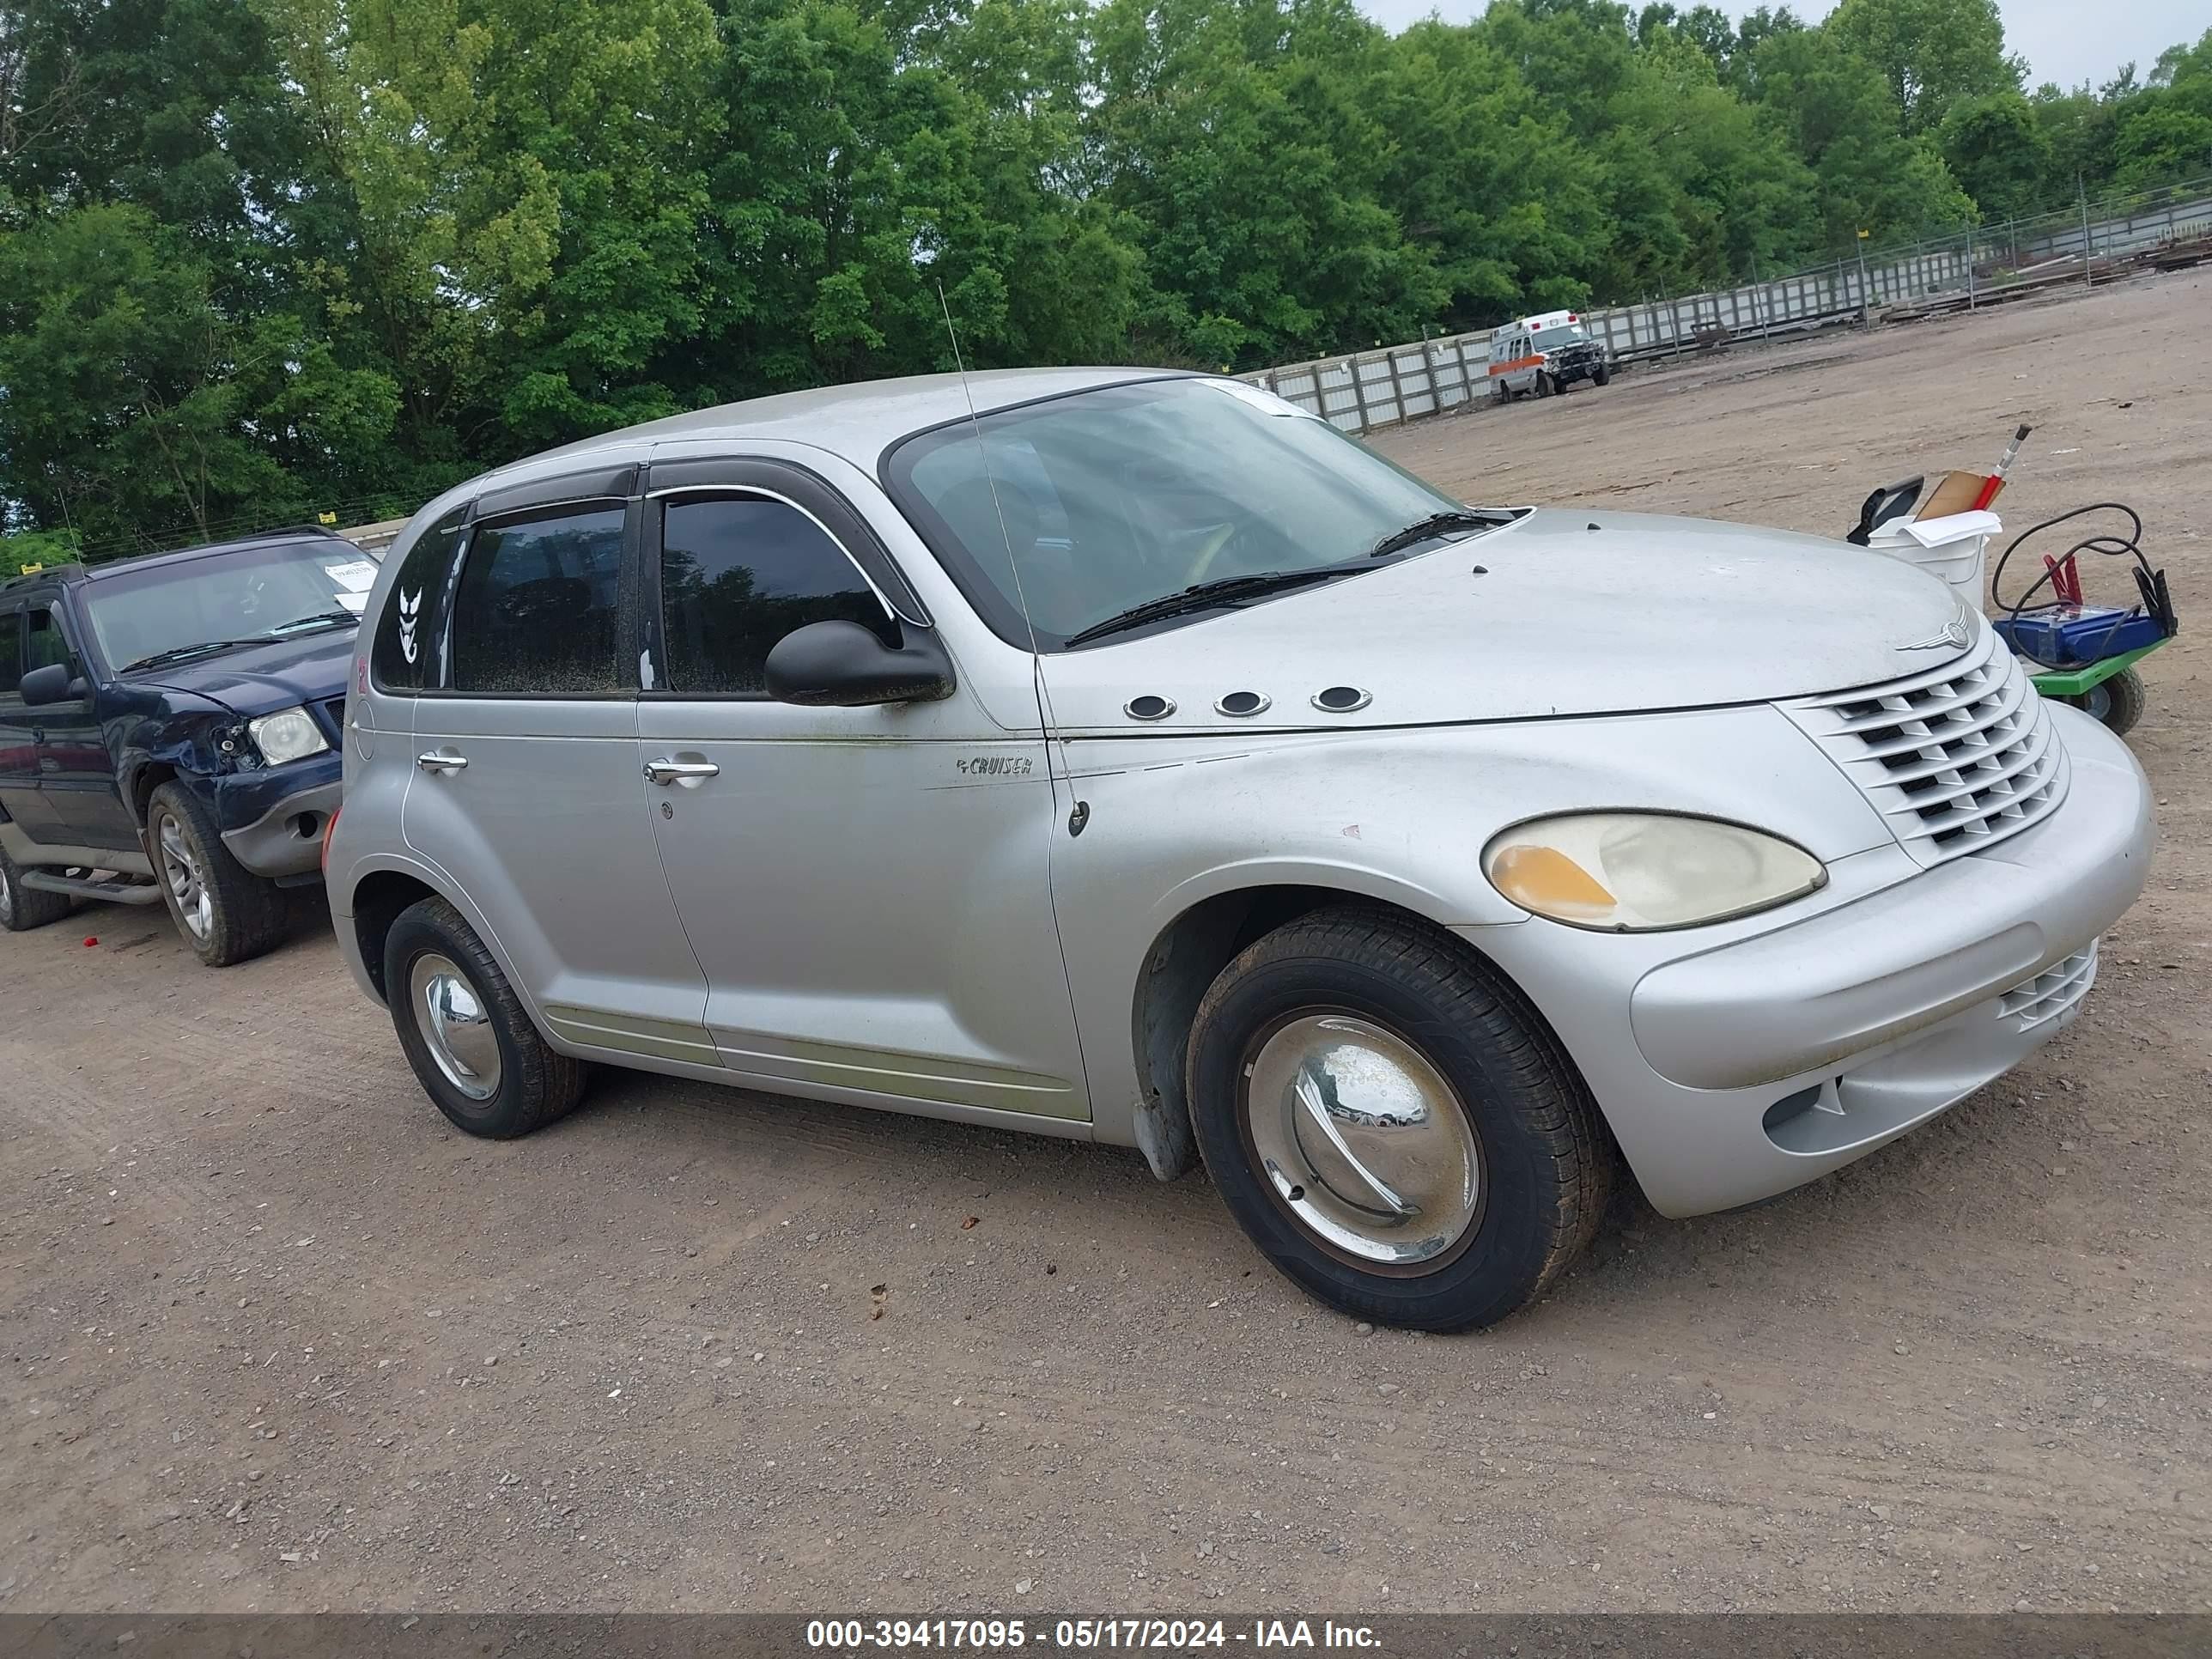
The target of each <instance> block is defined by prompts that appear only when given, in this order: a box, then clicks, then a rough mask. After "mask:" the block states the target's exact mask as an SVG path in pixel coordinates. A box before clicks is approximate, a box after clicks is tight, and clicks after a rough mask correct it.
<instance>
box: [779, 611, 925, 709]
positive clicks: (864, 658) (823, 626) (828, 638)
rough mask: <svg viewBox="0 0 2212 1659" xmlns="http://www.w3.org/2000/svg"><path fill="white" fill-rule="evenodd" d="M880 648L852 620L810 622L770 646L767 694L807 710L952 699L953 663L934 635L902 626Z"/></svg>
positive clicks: (879, 640)
mask: <svg viewBox="0 0 2212 1659" xmlns="http://www.w3.org/2000/svg"><path fill="white" fill-rule="evenodd" d="M902 632H903V634H904V636H905V637H904V642H903V643H902V644H900V645H897V646H889V645H885V644H884V642H883V641H882V640H881V639H880V638H878V636H877V635H875V634H874V633H872V632H871V631H870V630H869V629H865V628H863V627H861V626H860V623H854V622H818V623H808V624H807V625H806V626H805V627H804V628H799V629H793V630H792V631H791V632H790V633H788V634H786V635H784V636H783V637H782V638H781V639H780V640H778V641H776V642H775V648H774V649H773V650H771V651H770V652H769V653H768V661H767V662H766V663H765V664H764V665H763V678H765V679H766V680H767V682H768V691H769V696H772V697H774V698H775V700H776V701H777V702H795V703H798V704H799V705H800V706H802V707H804V708H868V707H870V706H872V705H873V704H877V703H886V702H935V701H937V699H939V697H949V696H951V695H952V659H951V658H950V657H948V656H946V655H945V647H943V646H942V645H939V643H938V641H937V636H936V635H934V634H932V633H930V632H928V631H927V630H926V629H919V628H914V627H910V626H909V627H905V628H904V629H902Z"/></svg>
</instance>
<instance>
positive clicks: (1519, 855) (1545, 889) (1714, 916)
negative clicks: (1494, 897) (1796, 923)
mask: <svg viewBox="0 0 2212 1659" xmlns="http://www.w3.org/2000/svg"><path fill="white" fill-rule="evenodd" d="M1482 870H1483V873H1484V874H1485V875H1486V876H1488V877H1489V878H1490V883H1491V885H1492V886H1493V887H1495V888H1497V889H1498V891H1499V892H1501V893H1503V894H1504V895H1505V896H1506V897H1507V898H1509V899H1511V900H1512V901H1513V902H1514V903H1516V904H1517V905H1519V906H1520V907H1521V908H1522V909H1524V910H1533V911H1534V912H1535V913H1536V914H1537V915H1540V916H1549V917H1550V918H1551V919H1552V920H1553V921H1564V922H1566V923H1569V924H1570V925H1571V926H1573V927H1594V928H1597V929H1600V930H1601V931H1604V932H1607V933H1646V932H1649V931H1651V930H1653V929H1655V928H1662V927H1693V926H1695V925H1696V924H1698V923H1699V922H1706V921H1726V920H1728V918H1729V917H1731V916H1741V915H1749V914H1750V913H1751V912H1753V911H1754V910H1764V909H1766V908H1769V907H1770V906H1771V905H1777V904H1782V903H1786V902H1788V901H1789V900H1790V899H1794V898H1799V897H1802V896H1803V895H1805V894H1807V893H1810V892H1812V891H1814V890H1816V889H1818V888H1820V887H1821V886H1822V885H1824V884H1826V881H1827V879H1828V872H1827V871H1826V869H1824V868H1823V867H1822V866H1821V864H1820V860H1818V859H1816V858H1814V856H1813V855H1812V854H1809V853H1808V852H1806V851H1805V850H1804V849H1803V848H1800V847H1794V846H1792V845H1791V844H1790V842H1786V841H1782V840H1779V839H1778V838H1777V837H1775V836H1768V835H1762V834H1760V833H1759V831H1758V830H1756V829H1745V828H1744V827H1743V826H1742V825H1741V824H1735V823H1722V822H1720V821H1719V820H1718V819H1716V818H1692V817H1678V816H1675V815H1674V814H1672V813H1666V812H1576V813H1571V814H1568V815H1566V816H1564V817H1553V818H1535V819H1532V820H1531V821H1530V822H1528V823H1522V824H1516V825H1515V826H1514V827H1513V828H1512V829H1508V830H1505V831H1504V832H1502V833H1501V834H1499V835H1498V836H1496V837H1495V838H1494V839H1493V840H1492V842H1491V843H1490V845H1489V846H1488V847H1486V848H1484V849H1483V854H1482Z"/></svg>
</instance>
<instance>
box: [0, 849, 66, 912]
mask: <svg viewBox="0 0 2212 1659" xmlns="http://www.w3.org/2000/svg"><path fill="white" fill-rule="evenodd" d="M75 904H76V901H75V900H74V899H72V898H70V896H69V895H68V894H67V893H48V892H45V891H42V890H40V889H39V888H36V887H26V886H24V885H23V871H22V867H21V866H20V865H18V864H17V863H16V862H15V860H13V859H11V858H9V856H8V849H7V848H4V847H0V927H4V928H6V929H7V930H8V931H9V933H29V932H30V931H31V929H32V928H33V927H46V925H47V924H48V923H49V922H56V921H60V920H61V919H62V918H63V917H64V916H65V915H68V914H69V913H70V910H71V908H74V907H75Z"/></svg>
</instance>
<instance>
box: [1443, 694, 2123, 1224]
mask: <svg viewBox="0 0 2212 1659" xmlns="http://www.w3.org/2000/svg"><path fill="white" fill-rule="evenodd" d="M2051 718H2052V719H2053V720H2054V721H2057V723H2058V724H2059V726H2060V735H2061V738H2062V740H2063V742H2064V743H2065V744H2066V746H2067V749H2068V750H2069V753H2070V755H2071V757H2072V761H2073V779H2072V783H2071V787H2070V788H2069V792H2068V794H2067V798H2066V801H2065V804H2064V805H2063V806H2061V807H2060V808H2059V809H2058V810H2057V811H2056V812H2053V813H2052V814H2051V816H2050V817H2047V818H2045V820H2044V821H2043V822H2042V823H2039V824H2038V825H2036V826H2035V827H2034V828H2033V829H2028V830H2026V831H2023V832H2022V833H2021V834H2019V835H2016V836H2012V837H2011V838H2009V839H2008V840H2006V841H2003V842H1999V843H1998V844H1997V845H1996V846H1995V847H1993V848H1990V850H1989V851H1988V852H1986V853H1981V854H1973V855H1971V856H1968V857H1966V858H1960V859H1956V860H1952V861H1951V862H1949V863H1948V864H1943V865H1939V866H1936V867H1935V868H1933V869H1929V870H1921V869H1919V868H1918V867H1917V866H1915V865H1913V864H1912V862H1911V860H1909V859H1908V858H1906V857H1905V854H1903V852H1902V850H1901V849H1897V848H1878V849H1876V850H1875V851H1872V852H1868V853H1863V854H1856V855H1854V856H1853V857H1851V858H1848V859H1843V860H1837V861H1836V863H1835V864H1834V865H1833V866H1832V869H1831V872H1830V873H1831V878H1832V879H1831V884H1830V890H1829V891H1828V893H1827V894H1826V896H1825V897H1826V903H1825V905H1824V907H1823V908H1819V909H1817V910H1815V911H1814V912H1812V913H1810V914H1806V911H1805V905H1806V904H1810V903H1812V902H1814V901H1806V902H1802V903H1801V904H1799V905H1795V906H1790V907H1787V908H1784V910H1782V911H1778V912H1773V913H1770V915H1768V916H1766V917H1764V918H1753V919H1751V925H1750V926H1749V927H1746V926H1745V925H1743V924H1738V925H1736V926H1735V927H1721V928H1696V929H1689V930H1686V931H1684V932H1682V933H1673V934H1644V935H1628V936H1617V935H1603V934H1595V933H1580V932H1577V930H1574V929H1571V928H1565V927H1558V926H1556V925H1555V924H1552V923H1548V922H1541V921H1538V922H1531V923H1528V924H1520V925H1516V926H1514V927H1510V928H1501V929H1485V928H1470V929H1466V930H1463V931H1464V932H1465V933H1466V935H1467V937H1468V938H1469V939H1472V940H1474V942H1475V943H1476V944H1477V945H1480V946H1483V947H1485V948H1486V949H1490V950H1491V951H1492V953H1493V954H1494V955H1496V956H1497V957H1498V959H1499V961H1500V963H1501V965H1502V966H1504V968H1505V969H1506V970H1507V971H1508V972H1509V973H1511V974H1513V975H1514V976H1515V977H1516V979H1517V980H1518V981H1520V982H1521V983H1522V987H1523V988H1524V989H1526V990H1527V991H1528V994H1530V995H1531V997H1533V998H1534V1000H1535V1001H1536V1003H1537V1005H1538V1006H1539V1007H1541V1008H1542V1009H1543V1010H1544V1012H1545V1013H1546V1015H1547V1018H1550V1019H1551V1020H1552V1023H1553V1025H1554V1027H1555V1028H1556V1029H1557V1030H1558V1031H1559V1036H1560V1039H1561V1041H1562V1042H1565V1045H1566V1047H1567V1049H1568V1051H1569V1053H1570V1054H1572V1055H1573V1057H1574V1059H1575V1061H1576V1063H1577V1066H1579V1067H1580V1068H1581V1070H1582V1073H1583V1078H1584V1079H1585V1080H1586V1081H1587V1082H1588V1083H1589V1087H1590V1090H1591V1092H1592V1093H1593V1095H1595V1097H1596V1099H1597V1102H1598V1104H1599V1106H1600V1107H1601V1109H1603V1110H1604V1112H1605V1115H1606V1118H1607V1122H1608V1123H1609V1124H1610V1125H1611V1126H1612V1127H1613V1134H1614V1136H1615V1138H1616V1139H1618V1140H1619V1141H1620V1146H1621V1150H1622V1152H1624V1153H1625V1154H1626V1157H1627V1158H1628V1162H1629V1164H1630V1167H1631V1168H1632V1170H1634V1171H1635V1173H1636V1176H1637V1179H1638V1182H1640V1183H1641V1184H1642V1186H1643V1188H1644V1194H1645V1195H1646V1196H1647V1197H1648V1198H1649V1199H1650V1201H1651V1203H1652V1205H1653V1206H1654V1207H1655V1208H1656V1209H1658V1210H1659V1211H1660V1212H1662V1213H1663V1214H1667V1215H1674V1216H1682V1215H1696V1214H1700V1213H1703V1212H1707V1211H1712V1210H1721V1209H1729V1208H1733V1207H1735V1206H1739V1205H1743V1204H1748V1203H1753V1202H1755V1201H1757V1200H1760V1199H1764V1198H1769V1197H1771V1196H1773V1195H1774V1194H1777V1193H1780V1192H1784V1191H1787V1190H1788V1189H1789V1188H1792V1187H1795V1186H1797V1185H1799V1184H1801V1183H1802V1182H1807V1181H1809V1180H1812V1179H1814V1177H1815V1176H1820V1175H1824V1174H1826V1172H1827V1171H1829V1170H1833V1169H1836V1168H1838V1166H1840V1165H1842V1164H1847V1163H1849V1162H1850V1161H1851V1160H1852V1159H1854V1158H1860V1157H1863V1156H1864V1155H1865V1154H1866V1153H1868V1152H1872V1151H1873V1150H1874V1149H1875V1147H1877V1146H1881V1145H1882V1144H1883V1143H1884V1142H1886V1141H1888V1140H1892V1139H1895V1138H1896V1137H1897V1136H1899V1135H1900V1134H1902V1133H1905V1131H1906V1130H1908V1129H1910V1128H1911V1127H1914V1126H1915V1125H1916V1124H1918V1123H1922V1122H1924V1121H1927V1120H1928V1119H1929V1118H1930V1117H1933V1116H1935V1115H1936V1114H1937V1113H1939V1112H1941V1111H1942V1110H1944V1109H1946V1108H1948V1107H1949V1106H1952V1105H1954V1104H1955V1103H1958V1102H1959V1101H1960V1100H1963V1099H1965V1098H1966V1097H1967V1096H1968V1095H1971V1094H1972V1093H1973V1092H1974V1091H1976V1090H1977V1089H1979V1088H1981V1087H1982V1086H1983V1085H1985V1084H1987V1083H1989V1082H1990V1080H1992V1079H1995V1078H1997V1077H2000V1076H2002V1074H2003V1073H2005V1072H2007V1071H2008V1070H2010V1069H2011V1068H2012V1067H2013V1066H2016V1065H2017V1064H2019V1063H2020V1061H2021V1060H2023V1059H2025V1058H2026V1057H2027V1055H2028V1054H2031V1053H2032V1052H2033V1051H2034V1049H2035V1048H2038V1047H2039V1046H2040V1045H2041V1044H2042V1043H2043V1042H2046V1041H2048V1040H2049V1039H2050V1038H2051V1036H2053V1035H2055V1034H2056V1033H2057V1031H2059V1030H2062V1029H2063V1027H2064V1026H2065V1025H2066V1024H2068V1023H2069V1022H2070V1021H2071V1020H2072V1019H2073V1018H2074V1017H2075V1014H2076V1013H2077V1012H2079V1009H2080V1006H2081V999H2082V997H2083V996H2084V995H2086V994H2087V991H2088V988H2089V986H2090V983H2091V982H2092V981H2093V978H2094V976H2095V972H2096V957H2095V944H2096V940H2097V938H2098V936H2099V935H2100V933H2103V931H2104V930H2105V929H2106V927H2110V926H2111V925H2112V922H2113V921H2117V920H2118V917H2119V916H2120V915H2122V914H2123V913H2124V911H2125V910H2126V909H2127V908H2128V906H2129V905H2130V904H2131V903H2133V902H2135V899H2136V895H2137V894H2139V893H2140V892H2141V891H2142V886H2143V883H2144V881H2145V879H2146V878H2147V877H2148V872H2149V866H2150V854H2151V847H2152V842H2153V840H2154V825H2153V823H2152V817H2151V798H2150V787H2149V784H2148V781H2146V780H2145V778H2144V777H2143V775H2142V769H2141V768H2140V767H2139V766H2137V765H2136V760H2135V757H2134V756H2133V755H2132V754H2130V752H2129V751H2128V750H2127V748H2126V746H2125V745H2124V744H2122V743H2120V741H2119V740H2118V738H2114V737H2113V736H2112V734H2111V733H2110V732H2106V730H2105V729H2104V727H2103V726H2100V725H2099V724H2098V723H2097V722H2096V721H2094V720H2090V719H2089V718H2087V716H2086V715H2082V714H2079V713H2077V712H2075V711H2074V710H2071V709H2067V708H2054V709H2053V710H2052V711H2051ZM1790 915H1802V917H1803V919H1802V920H1796V921H1785V922H1784V923H1783V925H1780V926H1775V925H1773V924H1774V921H1775V920H1776V918H1778V917H1787V916H1790ZM1762 921H1764V922H1765V923H1766V924H1767V925H1766V927H1765V931H1763V932H1760V931H1755V930H1756V927H1757V925H1758V924H1759V923H1760V922H1762Z"/></svg>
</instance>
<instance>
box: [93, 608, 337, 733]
mask: <svg viewBox="0 0 2212 1659" xmlns="http://www.w3.org/2000/svg"><path fill="white" fill-rule="evenodd" d="M355 633H356V630H355V629H350V628H334V629H331V630H330V631H329V632H328V633H323V634H304V635H301V636H300V637H299V638H297V639H290V640H271V641H269V643H268V644H266V645H242V646H240V647H236V648H235V649H234V650H230V651H224V652H222V653H218V654H216V655H215V656H211V657H201V658H199V659H197V660H195V661H191V662H179V663H170V664H167V665H165V666H163V667H160V668H149V669H147V670H145V671H143V673H137V674H131V675H126V676H125V679H127V680H129V681H131V682H132V683H134V684H140V685H160V686H166V687H167V688H168V689H169V690H173V691H187V692H190V693H191V694H192V695H194V696H201V697H206V698H208V699H210V701H212V702H219V703H221V704H222V706H223V707H224V708H228V709H231V710H232V711H233V712H234V713H236V714H243V715H245V716H246V717H247V718H248V719H251V718H252V717H253V716H255V715H258V714H274V713H275V712H276V710H277V709H279V708H294V707H295V706H296V705H298V704H301V703H307V702H320V701H321V700H322V699H323V698H325V697H342V696H344V695H345V689H346V674H347V671H348V670H349V667H350V666H351V664H352V661H353V646H354V638H355Z"/></svg>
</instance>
